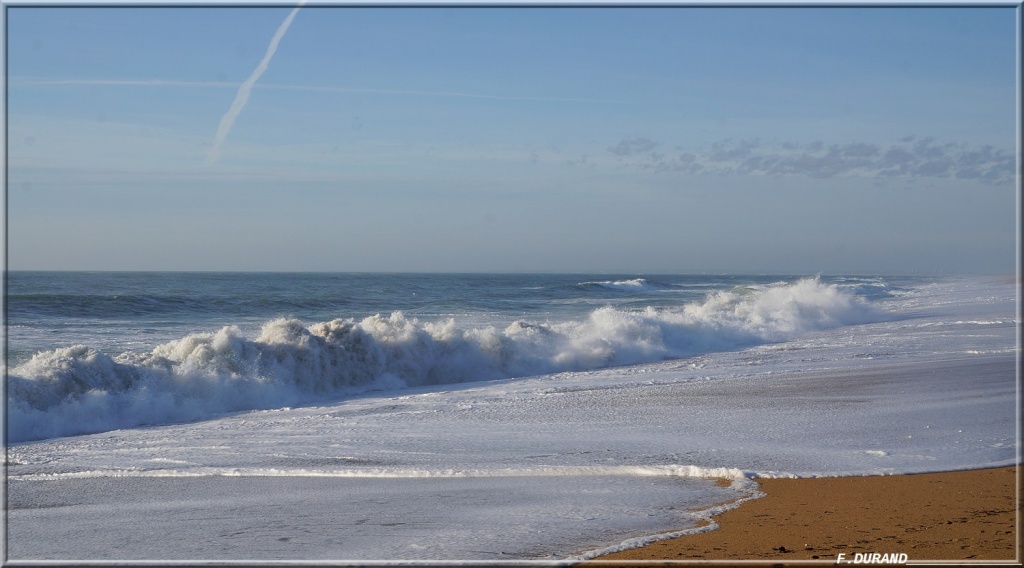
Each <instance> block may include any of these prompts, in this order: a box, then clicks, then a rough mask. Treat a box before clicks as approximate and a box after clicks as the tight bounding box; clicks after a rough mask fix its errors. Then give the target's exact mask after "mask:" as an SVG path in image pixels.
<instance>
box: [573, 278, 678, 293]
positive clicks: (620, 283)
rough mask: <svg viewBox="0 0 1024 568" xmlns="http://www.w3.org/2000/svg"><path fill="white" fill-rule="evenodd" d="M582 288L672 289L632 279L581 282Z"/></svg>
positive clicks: (632, 290)
mask: <svg viewBox="0 0 1024 568" xmlns="http://www.w3.org/2000/svg"><path fill="white" fill-rule="evenodd" d="M579 286H580V287H582V288H590V287H596V288H606V289H609V290H624V291H629V292H637V291H643V292H649V291H655V290H667V289H670V288H672V286H671V285H669V284H662V283H658V282H650V281H648V280H647V279H646V278H633V279H631V280H615V281H612V280H605V281H601V282H581V283H580V284H579Z"/></svg>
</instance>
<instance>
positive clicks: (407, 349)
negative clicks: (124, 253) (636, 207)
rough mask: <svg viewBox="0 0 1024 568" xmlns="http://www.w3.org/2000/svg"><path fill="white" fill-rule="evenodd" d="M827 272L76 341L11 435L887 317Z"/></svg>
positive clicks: (689, 350) (15, 387)
mask: <svg viewBox="0 0 1024 568" xmlns="http://www.w3.org/2000/svg"><path fill="white" fill-rule="evenodd" d="M881 317H882V315H881V313H880V312H879V311H877V310H875V309H874V308H872V307H871V306H870V305H868V304H867V303H865V302H864V301H862V300H860V299H859V298H858V297H856V296H854V295H853V294H851V293H849V292H846V291H844V290H842V289H840V288H839V287H837V286H835V285H829V284H823V283H821V282H820V281H818V280H817V279H804V280H800V281H797V282H795V283H792V284H779V285H774V286H769V287H766V288H764V289H762V290H759V291H755V292H750V293H745V294H741V293H737V292H716V293H713V294H710V295H709V296H708V297H707V299H706V300H705V301H703V302H699V303H692V304H687V305H684V306H681V307H679V308H675V309H655V308H650V307H649V308H647V309H645V310H642V311H624V310H620V309H615V308H612V307H604V308H600V309H597V310H594V311H593V312H591V313H590V315H589V317H587V318H586V319H584V320H582V321H575V322H562V323H550V324H544V323H529V322H526V321H516V322H514V323H512V324H511V325H508V326H507V327H505V328H504V329H499V328H497V327H494V326H485V327H462V326H460V325H458V323H457V322H456V321H455V320H454V319H449V320H447V321H442V322H421V321H419V320H417V319H416V318H411V317H407V316H405V315H404V314H403V313H401V312H394V313H391V314H390V315H388V316H382V315H375V316H371V317H367V318H365V319H362V320H360V321H355V320H351V319H347V320H341V319H338V320H333V321H328V322H321V323H315V324H312V325H306V324H304V323H303V322H301V321H299V320H296V319H288V318H283V319H276V320H273V321H270V322H268V323H266V324H265V325H264V326H263V328H262V330H261V331H260V333H259V334H258V335H257V336H256V337H255V338H248V337H245V336H244V335H243V333H242V332H241V331H240V330H239V329H238V328H237V327H233V326H229V327H224V328H222V329H221V330H219V331H217V332H214V333H196V334H190V335H188V336H186V337H183V338H181V339H178V340H175V341H171V342H168V343H165V344H163V345H160V346H158V347H156V348H155V349H153V350H152V351H151V352H149V353H133V352H126V353H123V354H121V355H118V356H113V357H112V356H110V355H107V354H103V353H100V352H98V351H97V350H95V349H93V348H90V347H87V346H82V345H76V346H72V347H66V348H60V349H55V350H52V351H46V352H41V353H37V354H36V355H35V356H34V357H32V359H31V360H29V361H28V362H26V363H24V364H22V365H20V366H18V367H15V368H14V369H11V371H10V376H9V382H8V393H9V402H10V404H9V412H10V415H9V423H8V424H9V430H8V434H9V437H10V438H9V439H10V440H11V441H24V440H32V439H41V438H49V437H55V436H64V435H74V434H81V433H90V432H99V431H104V430H111V429H117V428H128V427H135V426H140V425H146V424H162V423H172V422H188V421H193V420H199V419H204V418H209V417H212V416H216V415H220V414H223V413H226V412H233V411H239V410H251V409H266V408H278V407H282V406H289V405H296V404H303V403H308V402H311V401H316V400H324V399H331V398H337V397H339V396H346V395H352V394H356V393H361V392H367V391H372V390H394V389H397V388H402V387H407V386H424V385H436V384H452V383H462V382H468V381H481V380H493V379H503V378H513V377H523V376H530V375H538V374H546V373H554V372H562V371H584V370H593V369H600V368H606V367H612V366H620V365H630V364H636V363H645V362H654V361H660V360H665V359H673V358H680V357H687V356H693V355H699V354H702V353H709V352H716V351H727V350H732V349H736V348H740V347H745V346H750V345H757V344H761V343H769V342H777V341H786V340H789V339H792V338H795V337H798V336H800V335H801V334H804V333H807V332H809V331H814V330H821V329H827V328H833V327H838V326H843V325H850V324H858V323H865V322H868V321H873V320H877V319H880V318H881Z"/></svg>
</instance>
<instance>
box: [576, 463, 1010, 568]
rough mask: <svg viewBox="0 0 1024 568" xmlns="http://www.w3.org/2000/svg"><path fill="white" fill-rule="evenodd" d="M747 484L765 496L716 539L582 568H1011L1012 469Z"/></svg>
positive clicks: (660, 546) (723, 520)
mask: <svg viewBox="0 0 1024 568" xmlns="http://www.w3.org/2000/svg"><path fill="white" fill-rule="evenodd" d="M757 481H758V483H759V484H760V485H761V491H762V492H763V493H765V494H766V495H765V496H764V497H762V498H760V499H755V500H753V501H749V502H747V503H744V504H743V505H741V506H740V507H739V508H737V509H733V510H731V511H727V512H725V513H723V514H721V515H719V516H717V517H715V520H716V521H717V522H718V524H719V528H718V529H717V530H713V531H709V532H705V533H698V534H693V535H687V536H683V537H679V538H675V539H670V540H663V541H659V542H655V543H653V544H650V545H648V546H645V547H642V548H637V549H633V550H627V551H624V552H618V553H615V554H610V555H607V556H602V557H600V558H598V559H597V560H596V561H592V562H600V563H605V562H606V561H612V562H614V563H615V564H617V565H622V564H624V562H623V561H630V560H636V561H645V562H643V564H645V565H651V564H652V563H651V562H650V561H652V560H653V561H666V560H668V561H674V562H679V561H686V562H695V561H701V560H753V561H771V562H772V563H773V564H778V563H779V561H800V562H799V563H800V564H805V563H807V562H808V561H810V563H814V561H815V560H817V561H819V562H821V563H827V564H832V565H834V564H835V563H836V560H837V558H838V556H837V555H838V554H840V553H842V554H844V555H845V557H844V564H845V563H846V562H845V561H848V560H853V559H854V554H855V553H858V552H859V553H874V552H878V553H906V554H907V558H908V560H909V561H910V562H911V563H913V562H915V561H926V560H933V561H934V560H967V561H968V562H971V561H981V560H998V561H1003V562H1006V563H1019V562H1020V548H1019V544H1018V543H1019V540H1018V539H1019V531H1018V529H1019V528H1020V524H1019V522H1020V521H1019V519H1020V501H1019V499H1018V494H1017V493H1018V492H1017V483H1018V480H1017V475H1016V468H1013V467H1006V468H996V469H981V470H972V471H958V472H949V473H925V474H915V475H894V476H875V477H839V478H814V479H758V480H757ZM674 562H673V563H674ZM665 563H666V562H655V563H654V564H665ZM627 564H628V563H627Z"/></svg>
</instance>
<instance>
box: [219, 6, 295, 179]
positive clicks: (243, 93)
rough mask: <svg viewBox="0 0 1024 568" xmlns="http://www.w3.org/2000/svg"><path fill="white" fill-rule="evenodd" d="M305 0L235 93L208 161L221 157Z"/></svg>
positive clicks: (271, 41) (273, 39)
mask: <svg viewBox="0 0 1024 568" xmlns="http://www.w3.org/2000/svg"><path fill="white" fill-rule="evenodd" d="M305 3H306V2H305V0H303V1H302V2H299V5H298V6H296V7H295V9H293V10H292V11H291V13H290V14H288V17H287V18H285V19H284V21H283V22H281V25H280V26H278V28H277V31H276V32H274V37H272V38H270V45H268V46H267V52H266V53H265V54H263V59H262V60H260V64H259V65H257V66H256V69H253V71H252V74H250V75H249V78H248V79H246V80H245V82H244V83H242V85H241V86H239V87H238V94H236V95H235V101H234V102H232V103H231V107H230V108H229V109H228V111H227V112H226V113H224V116H223V118H221V119H220V125H219V126H218V127H217V134H216V135H215V136H214V137H213V148H210V153H209V154H207V156H206V163H208V164H212V163H214V162H216V161H217V158H219V157H220V147H221V145H223V144H224V139H225V138H227V137H228V133H229V132H231V126H232V125H233V124H234V123H235V119H236V118H238V115H239V113H241V112H242V109H243V108H244V107H245V103H247V102H248V101H249V92H250V91H252V87H253V85H255V84H256V81H257V80H258V79H259V78H260V75H263V72H264V71H266V70H267V65H269V64H270V58H272V57H274V52H276V51H277V44H279V43H281V38H282V37H284V34H285V32H287V31H288V26H290V25H291V24H292V20H293V19H294V18H295V14H297V13H298V12H299V8H301V7H302V5H303V4H305Z"/></svg>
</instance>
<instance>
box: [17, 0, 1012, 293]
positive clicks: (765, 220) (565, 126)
mask: <svg viewBox="0 0 1024 568" xmlns="http://www.w3.org/2000/svg"><path fill="white" fill-rule="evenodd" d="M291 12H292V9H291V8H287V7H227V8H211V7H195V6H193V7H187V6H181V7H125V8H110V7H106V8H98V7H80V8H56V7H32V6H8V7H6V13H5V15H6V25H7V32H8V34H7V37H6V42H7V43H6V46H5V49H6V52H7V53H6V55H7V58H8V59H7V69H6V72H7V97H8V115H7V117H6V118H7V128H8V159H9V161H8V165H7V167H8V170H7V174H8V183H9V186H8V189H7V191H8V198H9V201H8V211H7V214H8V222H9V225H8V254H9V256H8V263H9V268H11V269H15V270H17V269H55V270H310V271H499V272H505V271H511V272H515V271H610V272H773V273H780V272H799V273H815V272H826V273H837V272H914V273H918V272H940V273H947V272H981V273H1000V274H1008V273H1012V272H1013V271H1014V269H1015V261H1014V259H1015V256H1016V253H1015V244H1016V238H1017V237H1016V233H1017V229H1016V211H1017V188H1016V184H1017V180H1016V169H1017V167H1018V166H1017V158H1016V156H1017V154H1018V150H1017V148H1016V144H1015V141H1016V124H1017V122H1018V117H1017V108H1016V100H1017V98H1016V97H1017V76H1016V72H1017V66H1018V62H1017V61H1016V58H1015V53H1016V50H1017V47H1016V46H1017V30H1016V20H1017V12H1016V8H1014V7H1006V8H935V7H932V8H893V7H881V8H842V9H840V8H828V9H823V8H802V7H790V8H725V7H707V8H696V7H666V8H635V7H632V8H631V7H617V8H594V7H589V8H554V7H542V8H508V7H504V8H499V7H487V8H479V7H478V8H415V9H414V8H357V7H351V6H349V7H327V6H322V5H321V6H317V5H306V6H303V7H302V8H301V9H299V10H298V12H297V13H296V14H295V16H294V19H293V20H291V22H290V24H289V25H288V26H287V27H286V28H284V29H282V24H283V22H284V21H285V19H286V17H287V16H288V15H289V14H290V13H291ZM275 33H278V34H281V33H283V35H280V37H279V40H280V41H279V43H278V44H277V47H276V50H275V51H274V52H273V53H272V57H271V58H270V60H269V61H268V62H267V65H266V68H265V71H264V72H263V73H262V74H260V75H258V77H256V79H255V83H254V84H253V85H252V89H251V92H250V93H249V97H248V99H247V100H246V101H244V104H242V105H241V106H240V107H238V108H237V109H236V110H238V112H237V117H236V118H235V120H234V121H233V122H232V123H231V124H230V127H229V128H228V130H227V131H226V133H225V135H224V136H223V140H222V142H221V143H220V144H219V147H218V150H216V151H215V150H214V147H215V146H217V143H216V142H215V137H216V134H217V132H218V126H219V125H221V124H222V119H223V118H224V116H225V115H226V114H227V113H228V110H229V108H231V107H232V105H233V102H235V101H236V97H237V95H238V93H239V90H240V87H241V86H242V85H243V83H244V82H245V81H246V80H247V79H250V81H251V80H252V76H253V73H254V70H255V69H256V68H257V65H258V64H259V63H260V61H261V60H262V59H264V58H265V56H266V55H267V52H268V46H269V45H270V44H271V38H272V37H274V36H275ZM236 106H238V105H237V103H236Z"/></svg>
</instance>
